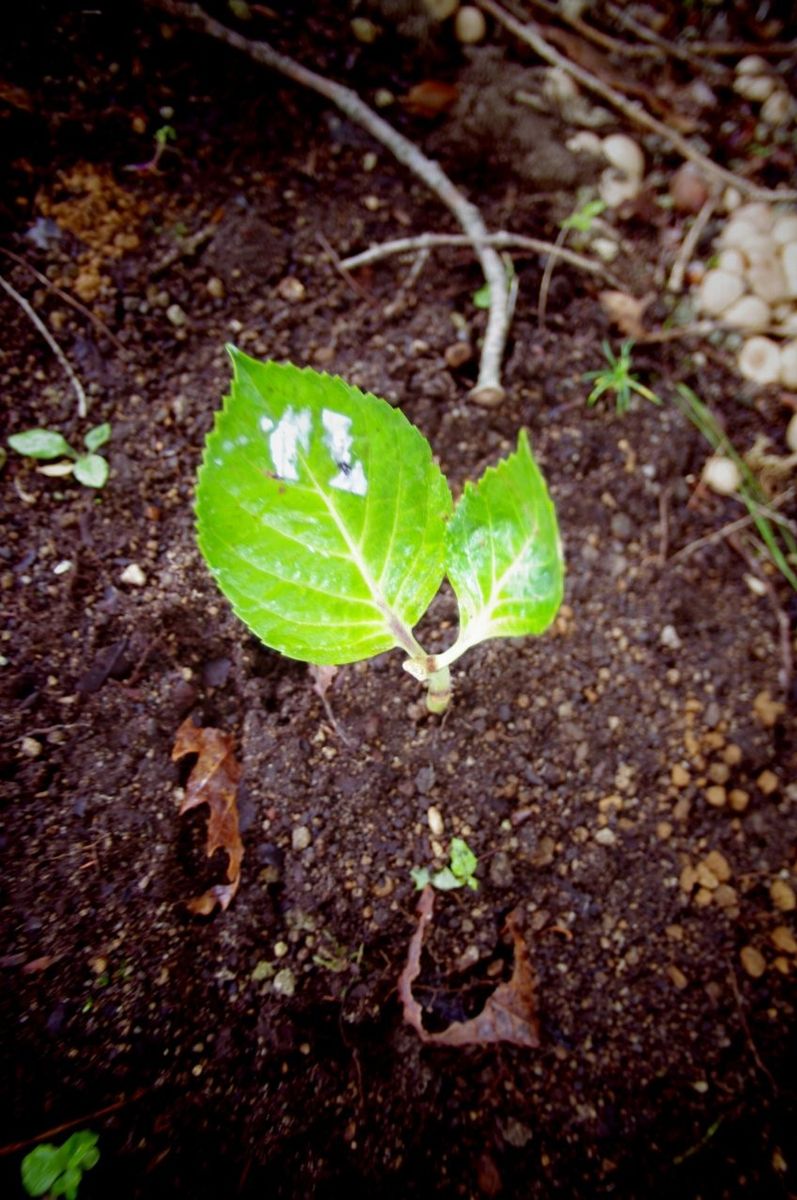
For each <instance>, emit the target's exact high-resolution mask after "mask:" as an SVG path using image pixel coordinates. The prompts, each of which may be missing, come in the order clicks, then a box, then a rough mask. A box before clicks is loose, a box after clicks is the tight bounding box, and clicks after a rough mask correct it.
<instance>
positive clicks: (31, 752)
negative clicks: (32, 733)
mask: <svg viewBox="0 0 797 1200" xmlns="http://www.w3.org/2000/svg"><path fill="white" fill-rule="evenodd" d="M43 748H44V747H43V746H42V744H41V742H39V741H37V740H36V738H34V737H24V738H23V739H22V741H21V742H20V749H21V751H22V753H23V754H24V755H25V757H26V758H38V757H39V755H40V754H41V752H42V750H43Z"/></svg>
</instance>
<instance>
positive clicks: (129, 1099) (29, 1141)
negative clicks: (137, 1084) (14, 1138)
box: [0, 1087, 152, 1158]
mask: <svg viewBox="0 0 797 1200" xmlns="http://www.w3.org/2000/svg"><path fill="white" fill-rule="evenodd" d="M151 1091H152V1088H151V1087H142V1088H137V1089H136V1091H135V1092H133V1094H132V1095H131V1096H123V1097H122V1099H121V1100H117V1101H115V1103H114V1104H106V1105H105V1107H104V1108H95V1109H94V1111H93V1112H90V1113H84V1114H83V1115H82V1116H81V1117H74V1118H73V1119H72V1120H71V1121H64V1122H63V1124H61V1125H54V1126H53V1128H52V1129H45V1130H44V1131H43V1132H42V1133H35V1134H34V1135H33V1137H29V1138H26V1139H25V1140H24V1141H23V1142H11V1143H9V1144H8V1145H6V1146H0V1158H5V1157H6V1155H8V1154H18V1153H19V1151H20V1150H25V1149H27V1147H28V1146H33V1145H35V1144H36V1142H43V1141H44V1140H45V1138H54V1137H58V1135H59V1133H66V1131H67V1129H74V1128H75V1126H76V1125H85V1124H87V1122H89V1121H97V1120H99V1118H100V1117H107V1116H109V1115H110V1114H111V1113H114V1112H118V1111H119V1109H120V1108H125V1107H126V1106H127V1105H128V1104H135V1102H136V1100H140V1099H141V1097H142V1096H146V1095H147V1093H148V1092H151Z"/></svg>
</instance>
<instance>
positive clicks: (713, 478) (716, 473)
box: [703, 454, 742, 496]
mask: <svg viewBox="0 0 797 1200" xmlns="http://www.w3.org/2000/svg"><path fill="white" fill-rule="evenodd" d="M703 482H704V483H705V484H706V486H707V487H710V488H711V490H712V492H716V493H717V495H718V496H731V495H732V494H733V493H734V492H735V491H737V490H738V488H739V485H740V484H741V482H742V476H741V472H740V471H739V468H738V467H737V465H736V463H735V462H734V461H733V459H732V458H726V457H725V455H723V454H712V456H711V458H709V459H708V461H707V462H706V465H705V466H704V468H703Z"/></svg>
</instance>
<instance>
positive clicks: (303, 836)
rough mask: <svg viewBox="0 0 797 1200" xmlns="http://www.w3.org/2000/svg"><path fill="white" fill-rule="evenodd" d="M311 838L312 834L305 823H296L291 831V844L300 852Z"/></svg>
mask: <svg viewBox="0 0 797 1200" xmlns="http://www.w3.org/2000/svg"><path fill="white" fill-rule="evenodd" d="M312 840H313V838H312V835H311V833H310V830H309V829H308V828H307V826H306V825H297V826H296V827H295V829H293V830H292V831H291V846H292V847H293V849H294V850H297V851H299V852H300V853H301V851H302V850H306V849H307V847H308V846H309V845H310V843H311V842H312Z"/></svg>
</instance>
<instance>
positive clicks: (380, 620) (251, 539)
mask: <svg viewBox="0 0 797 1200" xmlns="http://www.w3.org/2000/svg"><path fill="white" fill-rule="evenodd" d="M230 355H231V357H232V361H233V368H234V378H233V384H232V389H231V393H230V395H229V396H227V397H226V399H225V403H224V408H223V410H222V411H221V412H220V413H218V414H217V417H216V423H215V427H214V429H213V431H212V433H211V434H210V435H209V437H208V439H207V444H206V447H205V455H204V458H203V463H202V467H201V470H200V474H199V482H198V490H197V502H196V512H197V524H198V537H199V545H200V549H201V550H202V553H203V555H204V556H205V559H206V560H207V563H208V565H209V567H210V570H211V571H212V572H213V574H214V575H215V577H216V580H217V582H218V584H219V586H220V588H221V590H222V591H223V592H224V594H225V595H226V596H227V598H228V599H229V600H230V602H231V603H232V606H233V608H234V610H235V612H236V613H237V614H238V616H239V617H240V618H241V619H242V620H243V621H245V622H246V624H247V625H248V626H249V627H250V629H252V630H253V631H254V633H256V634H257V635H258V637H260V638H261V639H262V640H263V641H264V642H265V643H266V645H267V646H271V647H272V648H273V649H275V650H279V651H280V652H281V653H282V654H285V655H287V656H288V657H289V658H297V659H301V660H303V661H305V662H313V663H319V664H330V663H347V662H356V661H358V660H359V659H363V658H370V657H371V656H372V655H375V654H379V653H381V652H382V651H384V650H389V649H390V648H391V647H393V646H403V647H404V648H405V649H407V650H408V652H410V653H413V651H414V650H415V647H414V645H413V642H412V639H411V638H410V637H409V636H408V631H409V630H410V629H411V628H412V626H413V625H414V624H415V622H416V621H417V620H418V619H419V618H420V617H421V616H422V615H423V613H424V612H425V611H426V609H427V607H428V605H429V603H430V601H431V599H432V597H433V596H434V595H435V593H436V591H437V589H438V587H439V586H440V583H441V581H442V578H443V574H444V571H445V521H446V518H447V517H448V515H449V514H450V511H451V495H450V492H449V489H448V484H447V483H446V481H445V478H444V477H443V475H442V473H441V472H440V470H439V468H438V467H437V466H436V464H435V463H434V461H433V459H432V453H431V450H430V448H429V444H428V442H427V441H426V439H425V438H424V437H423V436H422V435H421V434H420V433H419V432H418V430H417V429H415V427H414V426H412V425H411V424H410V423H409V421H408V420H407V419H406V417H404V415H403V414H402V413H401V412H399V411H398V410H397V409H394V408H391V406H390V405H389V404H388V403H387V402H386V401H385V400H380V399H379V398H378V397H377V396H372V395H370V394H368V393H363V392H361V391H359V390H358V389H357V388H355V387H351V386H349V385H348V384H346V383H344V382H343V380H341V379H338V378H336V377H333V376H329V375H322V374H319V373H318V372H316V371H312V370H309V369H305V370H301V369H299V368H298V367H294V366H291V365H278V364H277V363H273V362H266V363H261V362H257V361H256V360H255V359H252V358H249V357H247V356H246V355H245V354H242V353H241V352H240V351H239V350H236V349H234V348H230Z"/></svg>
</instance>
